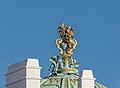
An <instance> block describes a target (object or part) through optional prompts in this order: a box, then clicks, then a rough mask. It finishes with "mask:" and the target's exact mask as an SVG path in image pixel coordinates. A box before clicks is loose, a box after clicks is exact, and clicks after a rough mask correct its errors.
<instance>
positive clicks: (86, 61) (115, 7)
mask: <svg viewBox="0 0 120 88" xmlns="http://www.w3.org/2000/svg"><path fill="white" fill-rule="evenodd" d="M62 22H65V24H67V25H70V26H73V27H74V28H75V30H74V32H75V36H74V38H75V39H76V40H77V41H78V45H77V47H76V50H74V55H73V58H74V59H76V60H77V61H79V62H80V66H79V68H78V69H79V70H83V69H92V70H93V72H94V76H95V77H96V78H97V81H98V82H100V83H102V84H104V85H105V86H107V87H108V88H120V1H119V0H0V88H5V87H4V85H5V74H6V71H7V66H8V65H10V64H13V63H16V62H19V61H22V60H25V59H26V58H28V57H35V58H38V57H39V60H40V65H41V66H42V74H41V75H42V77H45V76H47V75H48V74H49V71H48V68H49V66H50V64H51V63H50V62H49V59H50V57H52V56H54V55H59V50H58V49H57V48H56V45H55V40H56V38H58V37H59V35H58V33H57V31H58V30H57V29H56V27H57V26H60V25H61V23H62Z"/></svg>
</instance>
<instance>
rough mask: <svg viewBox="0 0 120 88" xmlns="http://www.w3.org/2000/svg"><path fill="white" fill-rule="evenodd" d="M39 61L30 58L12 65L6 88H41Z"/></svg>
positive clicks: (9, 68) (7, 75)
mask: <svg viewBox="0 0 120 88" xmlns="http://www.w3.org/2000/svg"><path fill="white" fill-rule="evenodd" d="M40 69H41V67H40V66H39V61H38V59H31V58H28V59H26V60H24V61H21V62H18V63H16V64H13V65H10V66H9V67H8V70H7V74H6V88H40Z"/></svg>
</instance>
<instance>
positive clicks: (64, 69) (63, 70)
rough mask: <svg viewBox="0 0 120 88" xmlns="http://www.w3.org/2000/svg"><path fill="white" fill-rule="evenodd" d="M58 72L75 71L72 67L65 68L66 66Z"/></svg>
mask: <svg viewBox="0 0 120 88" xmlns="http://www.w3.org/2000/svg"><path fill="white" fill-rule="evenodd" d="M58 72H60V73H75V72H74V70H73V69H72V68H65V67H64V68H61V69H59V70H58Z"/></svg>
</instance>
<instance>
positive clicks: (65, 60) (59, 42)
mask: <svg viewBox="0 0 120 88" xmlns="http://www.w3.org/2000/svg"><path fill="white" fill-rule="evenodd" d="M73 31H74V28H73V27H70V26H67V25H65V24H64V23H62V25H61V26H59V27H58V33H59V36H60V37H59V38H57V39H56V46H57V48H58V49H59V50H60V55H61V57H62V58H61V59H59V58H58V56H53V57H52V58H51V59H50V61H51V62H52V64H51V66H50V69H51V68H52V70H51V73H50V75H51V74H53V75H54V74H56V75H57V74H59V73H60V74H61V73H62V74H63V73H76V74H78V70H77V67H78V66H79V62H77V61H76V60H74V59H73V58H72V54H73V50H74V49H75V47H76V45H77V41H76V40H75V39H73V37H74V32H73Z"/></svg>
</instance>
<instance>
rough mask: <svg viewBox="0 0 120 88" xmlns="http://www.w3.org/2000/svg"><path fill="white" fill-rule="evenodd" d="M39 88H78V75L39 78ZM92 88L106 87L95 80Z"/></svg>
mask: <svg viewBox="0 0 120 88" xmlns="http://www.w3.org/2000/svg"><path fill="white" fill-rule="evenodd" d="M40 87H41V88H78V76H77V75H74V74H71V75H68V74H66V75H58V76H53V77H52V76H50V77H46V78H44V79H41V82H40ZM94 88H106V87H105V86H103V85H102V84H100V83H98V82H95V87H94Z"/></svg>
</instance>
